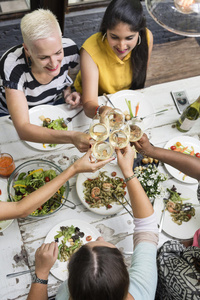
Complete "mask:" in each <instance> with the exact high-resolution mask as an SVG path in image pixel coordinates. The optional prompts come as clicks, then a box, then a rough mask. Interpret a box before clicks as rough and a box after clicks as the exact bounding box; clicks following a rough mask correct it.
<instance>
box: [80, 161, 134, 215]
mask: <svg viewBox="0 0 200 300" xmlns="http://www.w3.org/2000/svg"><path fill="white" fill-rule="evenodd" d="M104 171H106V175H108V176H109V177H112V176H111V173H112V172H116V173H117V174H116V177H120V178H124V176H123V174H122V171H121V169H120V168H119V166H118V165H117V164H112V163H110V164H107V165H105V166H104V167H103V168H101V169H100V170H99V171H96V172H95V173H80V174H79V175H78V177H77V181H76V191H77V194H78V196H79V199H80V201H81V202H82V204H83V205H84V206H85V207H86V208H87V209H89V210H91V211H92V212H94V213H96V214H99V215H107V216H110V215H114V214H117V213H118V212H120V211H121V210H122V209H123V206H122V205H121V204H117V203H112V207H111V208H109V209H107V208H106V207H105V206H101V207H99V208H92V207H90V205H89V204H88V203H86V201H85V195H84V186H83V183H84V182H85V181H86V180H87V179H88V178H91V179H92V178H96V177H98V174H99V172H104ZM125 191H127V188H125ZM126 199H127V200H128V201H129V196H128V193H126Z"/></svg>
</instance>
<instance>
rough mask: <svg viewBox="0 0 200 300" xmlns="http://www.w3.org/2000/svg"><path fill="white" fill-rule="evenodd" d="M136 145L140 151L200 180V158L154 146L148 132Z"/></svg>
mask: <svg viewBox="0 0 200 300" xmlns="http://www.w3.org/2000/svg"><path fill="white" fill-rule="evenodd" d="M134 145H135V147H136V149H137V150H138V151H139V152H140V153H142V154H145V155H147V156H150V157H152V158H156V159H158V160H160V161H162V162H164V163H166V164H168V165H171V166H172V167H174V168H176V169H178V170H179V171H181V172H183V173H184V174H186V175H188V176H191V177H193V178H195V179H197V180H198V181H200V158H198V157H195V156H191V155H187V154H184V153H180V152H176V151H172V150H168V149H163V148H159V147H154V146H153V145H151V144H150V142H149V140H148V137H147V135H146V134H143V136H142V138H141V139H140V140H139V141H138V142H135V143H134Z"/></svg>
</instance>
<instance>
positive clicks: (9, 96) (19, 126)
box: [5, 88, 90, 152]
mask: <svg viewBox="0 0 200 300" xmlns="http://www.w3.org/2000/svg"><path fill="white" fill-rule="evenodd" d="M5 90H6V101H7V105H8V110H9V113H10V115H11V118H12V121H13V124H14V126H15V128H16V130H17V133H18V135H19V137H20V139H21V140H26V141H31V142H37V143H48V144H68V143H69V144H73V145H75V146H76V147H77V148H78V149H79V151H81V152H86V151H87V150H88V148H89V147H90V142H89V139H90V136H89V135H87V134H85V133H81V132H77V131H64V130H52V129H49V128H45V127H42V126H37V125H34V124H31V123H30V120H29V112H28V104H27V100H26V97H25V95H24V93H23V92H22V91H19V90H14V89H8V88H6V89H5ZM46 117H48V116H46Z"/></svg>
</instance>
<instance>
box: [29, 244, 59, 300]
mask: <svg viewBox="0 0 200 300" xmlns="http://www.w3.org/2000/svg"><path fill="white" fill-rule="evenodd" d="M57 257H58V245H57V243H55V242H52V243H51V244H42V246H41V247H39V248H38V249H37V251H36V253H35V274H36V275H37V277H38V278H40V279H43V280H47V279H48V276H49V271H50V269H51V267H52V266H53V265H54V263H55V261H56V259H57ZM47 287H48V286H47V284H41V283H32V285H31V289H30V292H29V295H28V298H27V300H35V299H37V300H47V299H48V294H47Z"/></svg>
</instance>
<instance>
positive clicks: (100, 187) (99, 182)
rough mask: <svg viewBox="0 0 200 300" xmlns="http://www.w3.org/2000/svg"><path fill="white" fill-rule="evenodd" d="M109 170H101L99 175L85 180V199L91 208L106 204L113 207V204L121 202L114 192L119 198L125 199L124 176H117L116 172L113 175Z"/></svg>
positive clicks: (107, 206) (108, 207)
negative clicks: (109, 174) (108, 173)
mask: <svg viewBox="0 0 200 300" xmlns="http://www.w3.org/2000/svg"><path fill="white" fill-rule="evenodd" d="M106 173H107V172H106V171H104V172H99V174H98V177H96V178H88V179H87V180H85V181H84V182H83V185H84V190H83V193H84V199H85V202H86V203H88V204H89V206H90V207H91V208H99V207H102V206H105V207H106V208H107V209H110V208H112V204H113V203H116V204H120V203H118V202H117V201H116V199H115V198H114V197H113V192H115V195H116V196H117V198H118V199H121V200H122V199H123V197H124V195H125V194H126V191H125V188H126V183H125V182H124V180H123V178H120V177H118V176H116V175H117V174H116V172H114V171H113V172H112V173H111V176H112V177H110V176H108V175H107V174H106Z"/></svg>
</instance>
